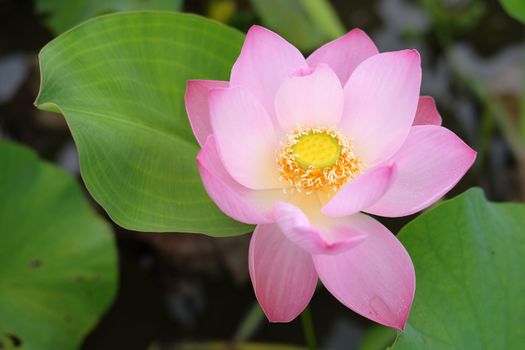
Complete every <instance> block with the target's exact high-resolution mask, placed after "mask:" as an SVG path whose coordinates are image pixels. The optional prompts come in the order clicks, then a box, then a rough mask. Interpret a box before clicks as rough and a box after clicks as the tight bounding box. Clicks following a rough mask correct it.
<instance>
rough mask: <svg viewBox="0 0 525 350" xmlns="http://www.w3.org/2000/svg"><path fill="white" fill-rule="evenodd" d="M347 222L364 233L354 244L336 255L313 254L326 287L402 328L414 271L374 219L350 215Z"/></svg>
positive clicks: (343, 300)
mask: <svg viewBox="0 0 525 350" xmlns="http://www.w3.org/2000/svg"><path fill="white" fill-rule="evenodd" d="M351 218H352V219H351V220H349V225H353V226H355V227H356V228H359V230H362V231H366V232H367V233H368V237H367V239H366V240H365V241H364V242H363V243H362V244H360V245H358V246H356V247H355V248H353V249H351V250H348V251H346V252H343V253H341V254H337V255H314V256H313V259H314V265H315V268H316V270H317V273H318V274H319V278H320V279H321V281H322V282H323V284H324V286H325V287H326V289H328V290H329V291H330V293H332V294H333V295H334V296H335V297H336V298H337V300H339V301H340V302H341V303H343V304H344V305H346V306H347V307H349V308H350V309H352V310H354V311H355V312H357V313H358V314H360V315H362V316H364V317H366V318H369V319H371V320H373V321H375V322H378V323H381V324H383V325H385V326H389V327H394V328H397V329H400V330H402V329H403V328H404V327H405V324H406V321H407V319H408V315H409V312H410V307H411V305H412V301H413V299H414V292H415V273H414V266H413V265H412V261H411V260H410V257H409V255H408V253H407V252H406V250H405V248H404V247H403V246H402V245H401V243H400V242H399V241H398V240H397V239H396V237H395V236H394V235H393V234H392V233H391V232H390V231H388V229H387V228H386V227H384V226H383V225H381V224H380V223H379V222H377V221H376V220H374V219H372V218H370V217H368V216H366V215H364V214H360V213H358V214H355V215H352V217H351Z"/></svg>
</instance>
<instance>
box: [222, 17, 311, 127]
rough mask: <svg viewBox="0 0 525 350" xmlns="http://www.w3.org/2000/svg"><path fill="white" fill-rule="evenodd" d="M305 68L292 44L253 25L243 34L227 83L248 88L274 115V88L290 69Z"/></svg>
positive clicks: (300, 55) (291, 70)
mask: <svg viewBox="0 0 525 350" xmlns="http://www.w3.org/2000/svg"><path fill="white" fill-rule="evenodd" d="M306 67H307V65H306V60H305V59H304V57H303V55H302V54H301V52H299V50H297V49H296V48H295V47H294V46H293V45H291V44H290V43H288V42H287V41H286V40H284V39H283V38H282V37H280V36H279V35H277V34H275V33H274V32H272V31H270V30H268V29H266V28H263V27H260V26H256V25H255V26H252V27H251V28H250V30H249V31H248V33H247V34H246V40H245V41H244V45H243V47H242V50H241V54H240V56H239V58H238V59H237V61H236V62H235V65H234V66H233V68H232V73H231V79H230V84H231V85H232V86H244V87H245V88H247V89H249V90H250V91H251V92H252V93H253V94H254V95H255V96H256V97H257V99H259V100H260V101H261V103H262V104H263V106H264V107H265V108H266V111H267V112H268V113H269V114H270V116H271V117H272V118H273V117H274V101H275V94H276V93H277V89H278V88H279V86H280V85H281V83H282V82H283V81H284V80H285V79H286V78H288V76H289V75H290V74H291V73H292V72H294V71H295V70H298V69H303V68H306Z"/></svg>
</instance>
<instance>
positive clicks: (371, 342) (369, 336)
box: [358, 325, 396, 350]
mask: <svg viewBox="0 0 525 350" xmlns="http://www.w3.org/2000/svg"><path fill="white" fill-rule="evenodd" d="M395 339H396V330H395V329H392V328H388V327H384V326H381V325H374V326H372V327H370V330H369V331H368V332H366V334H365V335H364V336H363V339H361V343H360V344H359V348H358V350H384V349H386V348H387V347H388V346H390V345H392V343H393V342H394V340H395Z"/></svg>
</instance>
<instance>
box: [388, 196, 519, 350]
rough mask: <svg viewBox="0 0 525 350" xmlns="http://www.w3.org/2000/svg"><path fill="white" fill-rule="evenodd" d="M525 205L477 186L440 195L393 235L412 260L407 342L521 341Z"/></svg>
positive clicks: (487, 345) (457, 345)
mask: <svg viewBox="0 0 525 350" xmlns="http://www.w3.org/2000/svg"><path fill="white" fill-rule="evenodd" d="M524 227H525V206H524V205H522V204H509V203H505V204H494V203H490V202H488V201H487V200H486V199H485V197H484V196H483V193H482V191H481V190H479V189H472V190H469V191H467V192H465V193H464V194H462V195H460V196H458V197H456V198H454V199H451V200H448V201H445V202H444V203H442V204H440V205H438V206H437V207H436V208H434V209H432V210H430V211H428V212H426V213H424V214H422V215H421V216H419V217H418V218H417V219H415V220H413V221H412V222H411V223H409V224H408V225H407V226H406V227H405V228H403V230H401V232H400V234H399V236H398V237H399V239H400V240H401V241H402V242H403V244H404V245H405V247H406V248H407V250H408V252H409V253H410V256H411V258H412V260H413V262H414V266H415V268H416V276H417V287H416V297H415V300H414V304H413V307H412V311H411V314H410V318H409V319H408V324H407V327H406V329H405V332H404V333H400V334H399V335H398V339H397V341H396V343H395V345H394V346H393V349H396V350H406V349H414V350H416V349H417V350H420V349H435V350H438V349H439V350H443V349H458V350H459V349H461V350H464V349H519V348H521V347H522V346H523V344H525V331H524V328H523V323H524V322H525V279H524V278H523V276H525V263H524V261H525V260H524V259H525V258H524V257H525V230H524Z"/></svg>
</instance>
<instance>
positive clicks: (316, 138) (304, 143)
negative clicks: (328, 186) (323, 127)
mask: <svg viewBox="0 0 525 350" xmlns="http://www.w3.org/2000/svg"><path fill="white" fill-rule="evenodd" d="M292 152H293V155H294V157H295V160H296V161H297V163H298V164H299V166H300V167H301V168H303V169H305V170H306V169H308V168H309V167H314V166H316V167H318V168H319V169H324V168H328V167H330V166H332V165H334V164H335V162H337V159H338V158H339V155H340V154H341V146H340V145H339V142H338V140H337V139H336V138H334V137H332V136H330V135H328V134H327V133H310V134H306V135H303V136H300V137H299V138H298V139H297V143H296V144H294V145H293V146H292Z"/></svg>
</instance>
